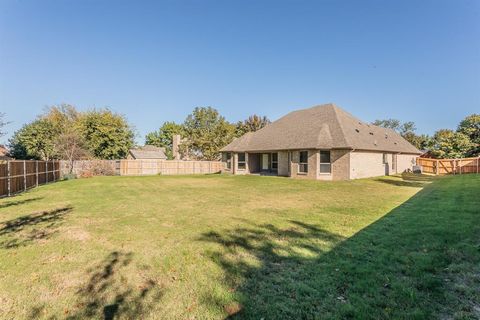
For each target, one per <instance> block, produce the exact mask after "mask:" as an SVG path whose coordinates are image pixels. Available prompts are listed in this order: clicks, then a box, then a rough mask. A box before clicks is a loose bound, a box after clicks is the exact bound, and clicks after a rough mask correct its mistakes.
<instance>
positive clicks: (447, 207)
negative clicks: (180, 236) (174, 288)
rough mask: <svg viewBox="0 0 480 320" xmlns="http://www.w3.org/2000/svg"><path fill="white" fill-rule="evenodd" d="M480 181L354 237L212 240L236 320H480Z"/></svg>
mask: <svg viewBox="0 0 480 320" xmlns="http://www.w3.org/2000/svg"><path fill="white" fill-rule="evenodd" d="M478 182H480V179H479V178H473V179H469V178H463V179H455V178H454V179H441V180H438V182H435V183H432V184H430V185H428V186H426V187H425V188H424V189H423V190H422V191H420V192H419V193H417V194H416V195H415V196H414V197H412V198H411V199H409V200H408V201H406V202H405V203H403V204H402V205H401V206H399V207H397V208H395V209H394V210H392V211H391V212H389V213H388V214H387V215H386V216H384V217H383V218H381V219H380V220H378V221H376V222H375V223H373V224H371V225H369V226H368V227H366V228H364V229H363V230H361V231H360V232H358V233H357V234H355V235H354V236H352V237H351V238H348V239H346V240H345V239H343V238H342V237H340V236H338V235H335V234H332V233H330V232H329V231H326V230H322V229H321V228H319V227H318V226H315V225H312V224H307V223H304V222H298V221H290V227H287V228H285V229H279V228H277V227H275V226H272V225H264V226H260V227H254V226H251V227H247V228H237V229H234V230H231V231H227V232H223V233H215V232H209V233H205V234H204V235H203V237H202V238H201V240H202V241H207V242H212V243H216V244H218V245H219V246H220V247H219V249H218V250H217V251H215V252H212V253H210V256H211V259H212V260H213V261H214V262H215V263H217V264H218V265H219V266H220V267H221V268H222V269H223V271H224V274H225V279H224V281H225V285H226V286H228V288H231V289H230V290H229V291H230V292H233V294H232V298H231V299H230V300H228V299H227V298H225V294H223V295H222V294H217V295H215V294H211V295H209V296H207V297H205V303H208V304H210V305H211V306H212V307H214V308H223V309H224V312H225V313H226V314H229V318H230V317H231V318H235V319H237V318H238V319H259V318H265V319H316V318H322V319H371V318H375V319H436V318H476V317H478V316H479V314H478V310H480V308H479V307H480V305H479V303H478V301H480V300H479V298H480V273H479V271H478V265H479V263H480V250H479V245H480V224H479V223H478V221H479V219H480V211H479V210H478V208H479V207H480V202H479V200H478V197H477V196H476V195H477V194H478V192H479V191H480V188H479V186H480V184H478Z"/></svg>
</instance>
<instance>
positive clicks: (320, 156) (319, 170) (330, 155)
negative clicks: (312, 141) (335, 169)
mask: <svg viewBox="0 0 480 320" xmlns="http://www.w3.org/2000/svg"><path fill="white" fill-rule="evenodd" d="M322 152H328V153H329V159H330V162H322ZM319 162H320V165H319V167H318V173H319V174H325V175H329V174H332V152H331V151H330V150H320V153H319ZM322 164H328V165H329V168H330V170H329V171H328V172H322Z"/></svg>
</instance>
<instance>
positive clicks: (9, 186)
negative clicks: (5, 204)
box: [7, 161, 12, 197]
mask: <svg viewBox="0 0 480 320" xmlns="http://www.w3.org/2000/svg"><path fill="white" fill-rule="evenodd" d="M11 188H12V187H11V181H10V161H7V190H8V196H9V197H10V190H11Z"/></svg>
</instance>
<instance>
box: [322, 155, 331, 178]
mask: <svg viewBox="0 0 480 320" xmlns="http://www.w3.org/2000/svg"><path fill="white" fill-rule="evenodd" d="M331 170H332V164H331V161H330V151H320V173H331Z"/></svg>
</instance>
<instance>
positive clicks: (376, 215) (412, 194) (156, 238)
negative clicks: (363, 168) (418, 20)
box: [0, 175, 480, 319]
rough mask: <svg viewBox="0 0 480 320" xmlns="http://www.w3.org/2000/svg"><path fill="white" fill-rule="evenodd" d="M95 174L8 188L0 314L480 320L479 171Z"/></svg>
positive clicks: (1, 229)
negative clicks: (352, 175) (322, 178)
mask: <svg viewBox="0 0 480 320" xmlns="http://www.w3.org/2000/svg"><path fill="white" fill-rule="evenodd" d="M404 178H405V179H403V178H401V177H388V178H387V177H383V178H376V179H364V180H357V181H345V182H318V181H301V180H291V179H287V178H277V177H255V176H245V177H238V176H223V175H209V176H172V177H167V176H149V177H98V178H92V179H82V180H70V181H63V182H58V183H55V184H50V185H47V186H43V187H39V188H37V189H34V190H31V191H29V192H27V193H25V194H23V195H19V196H16V197H13V198H9V199H2V200H0V318H2V319H84V318H96V319H223V318H226V317H232V318H239V319H262V318H263V319H349V318H350V319H456V318H458V319H477V318H480V200H479V199H480V198H479V194H480V175H463V176H452V177H444V178H437V179H430V178H425V177H413V176H405V177H404Z"/></svg>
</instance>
